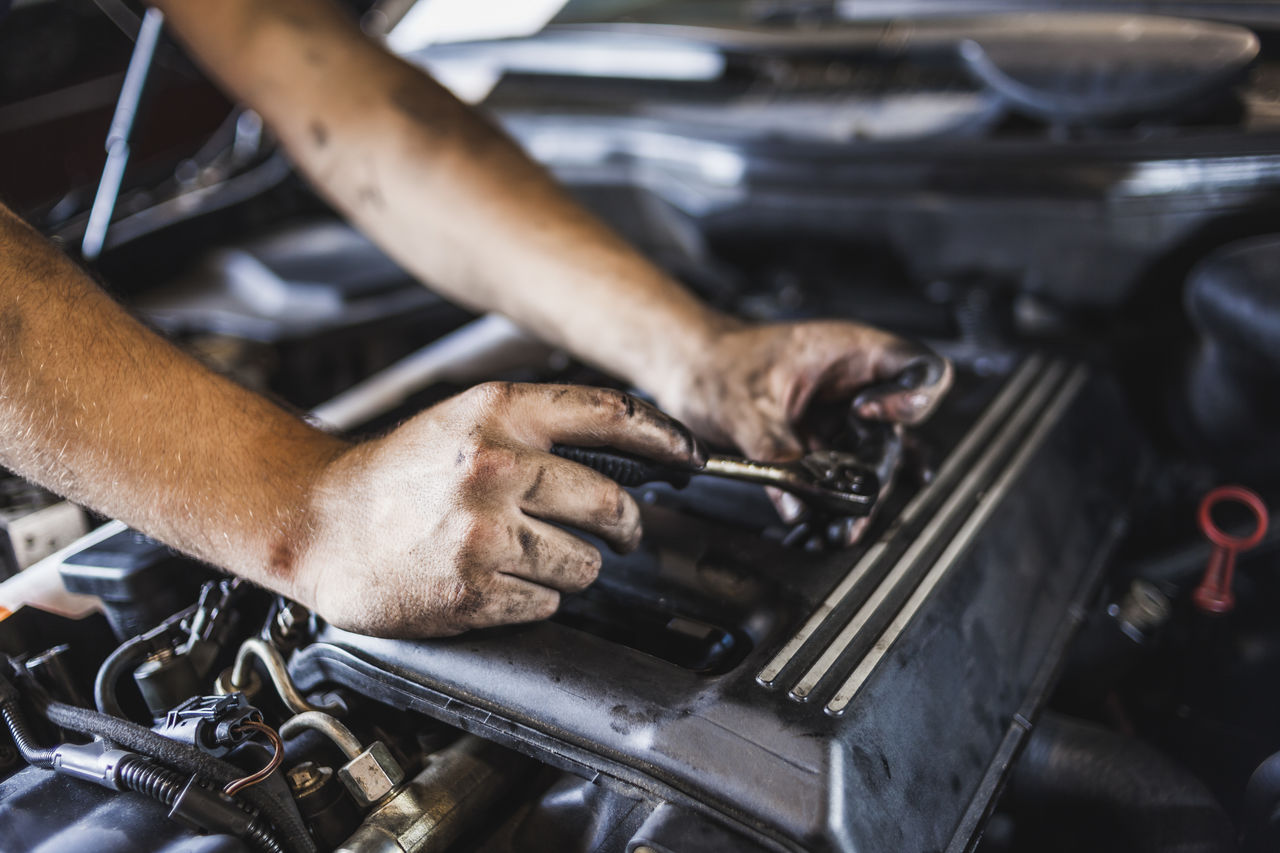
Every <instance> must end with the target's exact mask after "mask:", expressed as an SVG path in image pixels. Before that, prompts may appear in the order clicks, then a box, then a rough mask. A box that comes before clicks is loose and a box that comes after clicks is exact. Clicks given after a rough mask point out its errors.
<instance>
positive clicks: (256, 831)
mask: <svg viewBox="0 0 1280 853" xmlns="http://www.w3.org/2000/svg"><path fill="white" fill-rule="evenodd" d="M116 778H117V780H118V781H119V783H120V785H121V786H122V787H124V788H127V789H128V790H130V791H136V792H138V793H139V794H143V795H145V796H147V797H150V798H151V799H153V800H156V801H158V802H160V803H163V804H164V805H165V806H166V807H168V808H172V807H173V804H174V803H175V802H177V800H178V797H179V796H180V795H181V794H182V790H183V789H184V788H185V787H186V786H187V780H186V779H184V778H183V777H182V774H180V773H175V772H174V771H172V770H170V769H169V768H167V767H161V766H159V765H157V764H154V763H152V762H150V761H148V760H147V759H145V758H142V757H141V756H137V755H130V756H127V757H126V758H124V759H123V760H121V762H120V765H119V767H118V769H117V770H116ZM236 805H237V807H240V808H243V806H241V805H240V804H239V803H237V804H236ZM244 834H245V836H246V837H248V839H249V841H250V842H251V843H252V844H253V845H254V846H255V847H257V848H258V849H259V850H261V851H263V853H284V847H282V846H281V844H280V842H279V841H277V840H276V837H275V835H273V834H272V832H271V831H270V830H269V829H267V828H266V827H264V826H263V825H262V820H261V818H255V819H254V820H253V821H251V822H250V823H249V825H248V827H247V828H246V829H245V831H244Z"/></svg>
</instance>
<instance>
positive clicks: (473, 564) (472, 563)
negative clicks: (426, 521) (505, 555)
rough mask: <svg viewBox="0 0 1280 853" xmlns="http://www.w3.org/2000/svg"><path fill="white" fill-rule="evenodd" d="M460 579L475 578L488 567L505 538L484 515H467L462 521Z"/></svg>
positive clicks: (460, 531) (459, 556) (459, 551)
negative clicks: (483, 568)
mask: <svg viewBox="0 0 1280 853" xmlns="http://www.w3.org/2000/svg"><path fill="white" fill-rule="evenodd" d="M458 540H459V541H458V566H457V568H458V572H457V574H458V575H459V577H462V578H470V577H474V576H475V575H476V573H477V572H478V571H480V570H481V569H482V567H483V566H485V565H487V564H488V562H489V559H490V558H491V557H492V554H493V552H494V550H495V549H497V548H498V547H500V546H501V544H502V541H503V537H502V532H501V531H500V530H499V526H498V525H497V524H496V523H495V522H493V521H492V520H490V519H489V518H488V517H487V515H486V514H483V513H467V514H466V515H465V516H464V517H463V518H462V520H461V521H460V530H459V535H458Z"/></svg>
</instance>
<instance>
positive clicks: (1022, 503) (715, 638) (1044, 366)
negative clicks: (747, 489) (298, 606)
mask: <svg viewBox="0 0 1280 853" xmlns="http://www.w3.org/2000/svg"><path fill="white" fill-rule="evenodd" d="M944 408H945V409H946V411H945V412H944V413H942V417H940V418H938V419H935V421H934V422H933V423H931V424H930V426H929V427H928V428H927V429H925V430H923V431H922V432H921V434H920V437H921V439H922V441H923V442H924V443H925V445H926V448H932V450H933V451H934V452H935V453H936V455H937V458H938V459H940V460H941V461H942V464H941V465H940V466H939V467H938V470H937V472H936V475H935V476H933V478H932V480H931V481H930V482H929V483H928V485H926V486H923V487H919V488H907V487H905V486H903V487H900V488H899V489H898V490H897V492H896V493H895V494H894V495H893V496H892V498H891V499H890V500H889V501H888V503H886V505H885V512H884V513H883V517H882V518H881V519H880V520H879V522H878V524H877V525H876V528H875V529H874V530H873V531H872V536H870V537H868V539H867V541H866V543H865V544H863V545H861V546H859V547H858V548H856V549H854V550H851V551H844V552H836V553H816V554H815V553H805V552H797V551H795V550H791V549H786V548H783V547H781V546H780V545H778V544H775V543H774V542H772V541H769V540H768V539H766V538H764V537H762V536H760V535H758V534H756V533H753V532H752V531H750V530H748V529H744V527H743V526H741V525H736V526H735V525H733V524H729V523H725V522H723V521H715V520H709V519H707V518H705V517H701V518H700V517H696V516H695V515H694V514H693V512H692V511H675V510H672V509H671V508H670V507H664V506H662V505H657V506H649V507H646V511H645V519H644V520H645V525H646V527H645V529H646V537H645V543H644V545H643V546H642V548H641V550H640V551H639V552H637V553H636V554H632V555H629V556H627V557H625V558H606V561H605V568H604V570H603V572H602V574H601V579H600V581H599V582H597V584H596V585H595V586H593V587H592V588H591V589H590V590H588V593H587V594H585V595H584V596H582V597H577V598H571V599H569V600H567V601H566V603H565V607H564V608H563V611H564V612H563V613H562V615H561V616H559V617H557V619H556V620H553V621H549V622H544V623H540V624H534V625H529V626H523V627H518V628H510V629H502V630H494V631H485V632H473V633H470V634H466V635H464V636H461V637H458V638H453V639H448V640H437V641H429V642H402V641H391V640H378V639H371V638H368V637H361V636H356V635H353V634H348V633H344V632H342V631H339V630H336V629H332V628H325V629H323V630H322V633H321V636H320V638H319V642H317V643H315V644H313V645H310V646H307V647H305V648H303V649H301V650H300V651H299V652H298V653H296V654H295V656H294V658H293V659H292V661H291V666H290V668H291V671H292V673H293V675H294V677H295V678H296V679H297V680H298V681H299V683H300V684H301V686H303V687H304V688H314V687H317V686H319V685H321V684H324V683H334V682H336V683H340V684H344V685H347V686H349V687H352V688H355V689H357V690H360V691H361V692H363V693H365V694H366V695H371V696H373V697H375V698H377V699H379V700H381V701H384V702H387V703H389V704H392V705H394V706H397V707H399V708H403V709H407V710H413V711H417V712H420V713H423V714H427V715H429V716H431V717H435V718H438V719H441V720H444V721H446V722H449V723H452V724H455V725H458V726H460V727H462V728H464V729H467V730H469V731H472V732H475V733H477V734H480V735H482V736H484V737H488V738H492V739H494V740H497V741H500V742H503V743H506V744H509V745H512V746H514V747H516V748H517V749H520V750H521V751H524V752H526V753H529V754H531V755H534V756H536V757H538V758H539V759H541V760H543V761H546V762H548V763H550V764H553V765H556V766H560V767H563V768H566V769H569V770H571V771H573V772H576V773H578V774H580V775H583V776H585V777H587V778H592V779H597V780H599V781H600V782H601V783H602V784H608V785H612V786H615V787H621V788H622V789H624V790H626V791H629V792H632V793H635V794H637V795H639V796H643V797H644V798H645V799H648V800H651V801H662V802H666V803H670V804H672V805H673V806H675V807H678V808H679V809H680V810H682V813H690V812H692V813H697V814H700V815H702V818H701V819H702V820H704V821H705V820H706V819H710V821H711V822H713V823H715V824H718V825H719V826H720V827H721V828H722V830H721V831H723V830H729V831H730V832H732V833H736V834H738V835H739V836H741V838H742V842H741V844H740V845H738V847H737V849H742V850H746V849H750V848H751V847H752V846H756V847H759V848H763V849H774V850H801V849H803V850H818V851H872V850H892V851H934V850H943V849H949V848H950V849H955V850H961V849H964V847H966V846H967V845H968V844H969V843H970V841H971V839H972V838H973V837H974V835H975V833H976V832H977V830H978V829H979V827H980V826H981V822H982V818H983V816H984V814H985V812H986V810H987V808H988V807H989V805H990V803H991V802H992V800H993V799H994V797H995V794H996V793H997V792H998V789H999V787H1000V785H1001V783H1002V781H1003V778H1004V774H1005V772H1006V770H1007V768H1008V766H1009V764H1010V762H1011V760H1012V758H1013V757H1014V755H1015V754H1016V752H1017V750H1018V748H1019V746H1020V745H1021V743H1022V741H1023V739H1024V738H1025V736H1026V734H1027V732H1028V730H1029V729H1030V727H1031V725H1032V720H1033V719H1034V715H1035V713H1036V711H1037V709H1038V707H1039V705H1040V703H1041V701H1042V699H1043V698H1044V694H1045V691H1046V689H1047V687H1048V685H1049V684H1050V683H1051V681H1052V678H1053V674H1054V671H1055V669H1056V667H1057V664H1058V663H1059V661H1060V660H1061V657H1062V652H1063V648H1064V646H1065V644H1066V642H1067V640H1068V638H1069V636H1070V634H1071V631H1072V629H1073V628H1074V627H1075V625H1076V624H1077V622H1078V620H1079V617H1080V613H1081V607H1080V605H1081V603H1082V601H1083V600H1084V598H1085V597H1086V596H1087V595H1088V594H1089V592H1090V590H1091V589H1092V587H1093V582H1094V580H1095V578H1096V577H1097V575H1098V572H1099V570H1100V568H1101V565H1102V563H1103V561H1104V559H1105V557H1106V556H1107V554H1108V553H1109V550H1110V548H1111V546H1112V544H1113V543H1114V541H1115V539H1116V537H1117V535H1118V534H1119V532H1120V530H1121V527H1122V523H1121V520H1122V517H1123V510H1124V507H1125V506H1126V505H1127V502H1128V500H1129V496H1130V493H1131V491H1132V487H1133V484H1134V482H1135V480H1136V476H1135V475H1136V472H1137V469H1138V457H1139V454H1138V451H1137V444H1136V441H1135V439H1134V435H1133V432H1132V430H1131V428H1130V427H1129V426H1128V425H1127V422H1126V420H1125V417H1124V414H1123V408H1122V405H1121V403H1120V402H1119V398H1118V396H1117V395H1116V393H1115V392H1114V390H1113V389H1112V387H1111V386H1110V384H1109V383H1108V382H1106V381H1103V380H1100V379H1097V378H1091V377H1090V375H1089V372H1088V370H1087V369H1086V368H1084V367H1081V366H1077V365H1074V364H1071V363H1068V362H1065V361H1061V360H1055V359H1051V358H1048V357H1044V356H1040V355H1033V356H1030V357H1028V358H1026V359H1024V360H1022V361H1021V362H1020V363H1019V364H1017V365H1016V368H1015V369H1011V370H1010V371H1009V372H1008V373H1007V374H1005V375H1002V376H998V377H992V378H988V379H981V380H980V379H977V378H975V377H973V376H969V377H967V378H965V381H963V382H961V383H960V384H959V386H958V388H957V391H956V393H955V394H953V396H952V398H951V399H950V400H949V401H948V404H947V406H945V407H944ZM649 497H652V495H650V496H649ZM659 497H660V496H659ZM660 503H661V501H660ZM877 534H878V535H877ZM748 839H750V840H749V841H748ZM689 843H690V844H693V842H692V841H690V842H689ZM696 846H697V845H696V844H694V846H691V847H689V849H690V850H692V849H695V847H696ZM673 849H682V848H680V847H679V845H678V844H677V845H676V846H675V847H673Z"/></svg>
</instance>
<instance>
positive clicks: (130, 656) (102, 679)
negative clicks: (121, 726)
mask: <svg viewBox="0 0 1280 853" xmlns="http://www.w3.org/2000/svg"><path fill="white" fill-rule="evenodd" d="M149 645H150V642H149V641H148V639H147V637H146V635H143V634H139V635H138V636H136V637H134V638H133V639H131V640H128V641H126V642H125V643H124V644H123V645H121V646H120V647H119V648H117V649H116V650H115V651H113V652H112V653H111V654H109V655H107V659H106V660H104V661H103V662H102V666H100V667H98V675H97V677H96V678H94V680H93V704H95V705H97V706H98V710H99V711H101V712H102V713H104V714H110V715H112V716H113V717H124V716H125V713H124V710H123V709H122V708H121V707H120V701H119V699H117V698H116V685H117V684H118V683H119V682H120V679H121V678H123V677H124V674H125V673H126V672H128V671H129V670H130V669H132V668H134V667H136V666H137V665H138V664H140V663H142V661H143V660H145V659H146V656H147V648H148V646H149Z"/></svg>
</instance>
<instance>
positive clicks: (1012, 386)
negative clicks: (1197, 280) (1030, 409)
mask: <svg viewBox="0 0 1280 853" xmlns="http://www.w3.org/2000/svg"><path fill="white" fill-rule="evenodd" d="M1043 362H1044V359H1043V357H1041V356H1040V355H1038V354H1036V355H1031V356H1028V357H1027V358H1026V359H1025V360H1024V361H1023V362H1022V364H1021V365H1020V366H1019V367H1018V369H1017V371H1015V372H1014V374H1013V376H1011V377H1010V378H1009V380H1008V381H1007V382H1005V385H1004V387H1003V388H1002V389H1001V390H1000V393H999V394H998V395H997V396H996V398H995V399H994V400H992V401H991V403H990V404H988V405H987V408H986V410H985V411H984V412H983V413H982V415H981V416H980V417H979V419H978V420H977V422H976V423H974V425H973V426H972V427H971V428H970V429H969V432H968V433H966V434H965V437H964V438H963V439H962V440H961V442H960V444H958V445H957V446H956V448H955V450H953V451H952V452H951V453H950V454H948V456H947V459H946V461H945V462H943V464H942V468H941V469H939V471H938V473H937V475H936V476H935V477H934V478H933V480H932V481H931V482H930V483H929V484H928V485H927V486H926V487H925V488H923V489H921V490H920V492H919V493H918V494H917V495H916V496H915V497H914V498H912V499H911V501H910V502H909V503H908V504H907V506H906V508H905V509H903V511H902V513H901V514H900V515H899V516H898V518H896V519H895V520H894V522H893V524H891V525H890V527H889V529H888V530H887V531H886V532H885V534H884V535H883V536H881V537H880V539H879V540H878V541H877V542H876V543H875V544H874V545H872V546H871V547H870V548H869V549H867V552H866V553H865V554H863V556H862V559H860V560H859V561H858V562H857V563H856V564H855V565H854V567H853V568H852V569H851V570H850V571H849V574H847V575H845V577H844V580H842V581H841V582H840V583H839V584H838V585H837V586H836V587H835V589H833V590H831V592H830V593H828V594H827V597H826V598H825V599H823V601H822V603H821V604H819V605H818V609H817V610H815V611H814V612H813V615H811V616H810V617H809V619H808V620H807V621H806V622H805V623H804V625H803V626H802V627H801V628H800V631H799V632H798V633H797V634H796V635H795V636H794V637H792V638H791V639H790V640H788V641H787V644H786V645H785V646H783V647H782V649H781V650H780V651H779V652H778V653H777V654H776V655H774V657H773V659H772V660H770V661H769V663H768V664H766V665H765V667H764V669H762V670H760V672H759V674H758V675H756V681H758V682H759V683H760V684H762V685H764V686H765V687H772V686H773V683H774V681H775V680H776V679H777V677H778V673H780V672H782V669H783V667H785V666H786V665H787V664H788V663H790V662H791V659H792V658H794V657H795V656H796V653H797V652H799V651H800V649H801V648H802V647H803V646H804V644H805V643H807V642H808V641H809V638H810V637H811V636H813V634H814V632H815V631H817V630H818V629H819V628H820V627H821V626H822V624H823V623H824V622H826V620H827V617H828V616H830V615H831V612H832V611H833V610H835V609H836V608H837V607H838V606H839V605H840V603H841V602H842V601H844V598H845V596H847V595H848V594H849V592H850V590H852V589H853V588H854V586H856V585H857V583H858V581H860V580H861V579H862V577H863V576H864V575H865V574H866V573H867V572H868V571H869V570H870V569H871V567H872V566H874V565H875V563H876V561H877V560H879V559H880V556H881V555H882V554H883V553H884V551H885V549H886V548H887V547H888V546H889V543H890V542H891V541H892V540H893V538H894V536H895V535H896V534H897V533H898V531H900V530H901V529H903V528H904V527H906V526H907V525H908V524H910V523H912V522H913V521H914V520H915V517H916V516H917V515H919V514H920V512H921V511H922V510H923V509H924V507H925V506H926V505H927V504H928V503H929V502H930V500H931V499H932V498H933V496H934V495H935V494H938V493H940V490H941V489H942V488H943V487H945V486H947V485H949V484H950V482H951V480H953V479H955V477H956V476H957V475H958V474H959V472H960V466H961V465H962V464H963V463H964V462H966V461H968V457H969V456H970V455H972V454H973V453H974V452H975V451H976V450H977V449H978V447H979V446H980V445H981V444H982V443H983V442H984V441H985V440H986V439H987V436H988V433H990V432H992V431H994V430H995V428H996V427H997V426H998V425H999V422H1000V421H1001V420H1002V419H1003V418H1004V417H1005V415H1006V414H1007V413H1008V411H1009V410H1010V409H1011V408H1012V407H1013V405H1014V404H1015V403H1016V402H1017V401H1018V399H1019V398H1021V396H1022V393H1023V391H1024V390H1025V389H1026V386H1027V385H1029V384H1030V383H1031V380H1032V379H1033V378H1034V377H1035V375H1036V374H1037V373H1038V372H1039V371H1040V369H1041V367H1042V365H1043Z"/></svg>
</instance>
